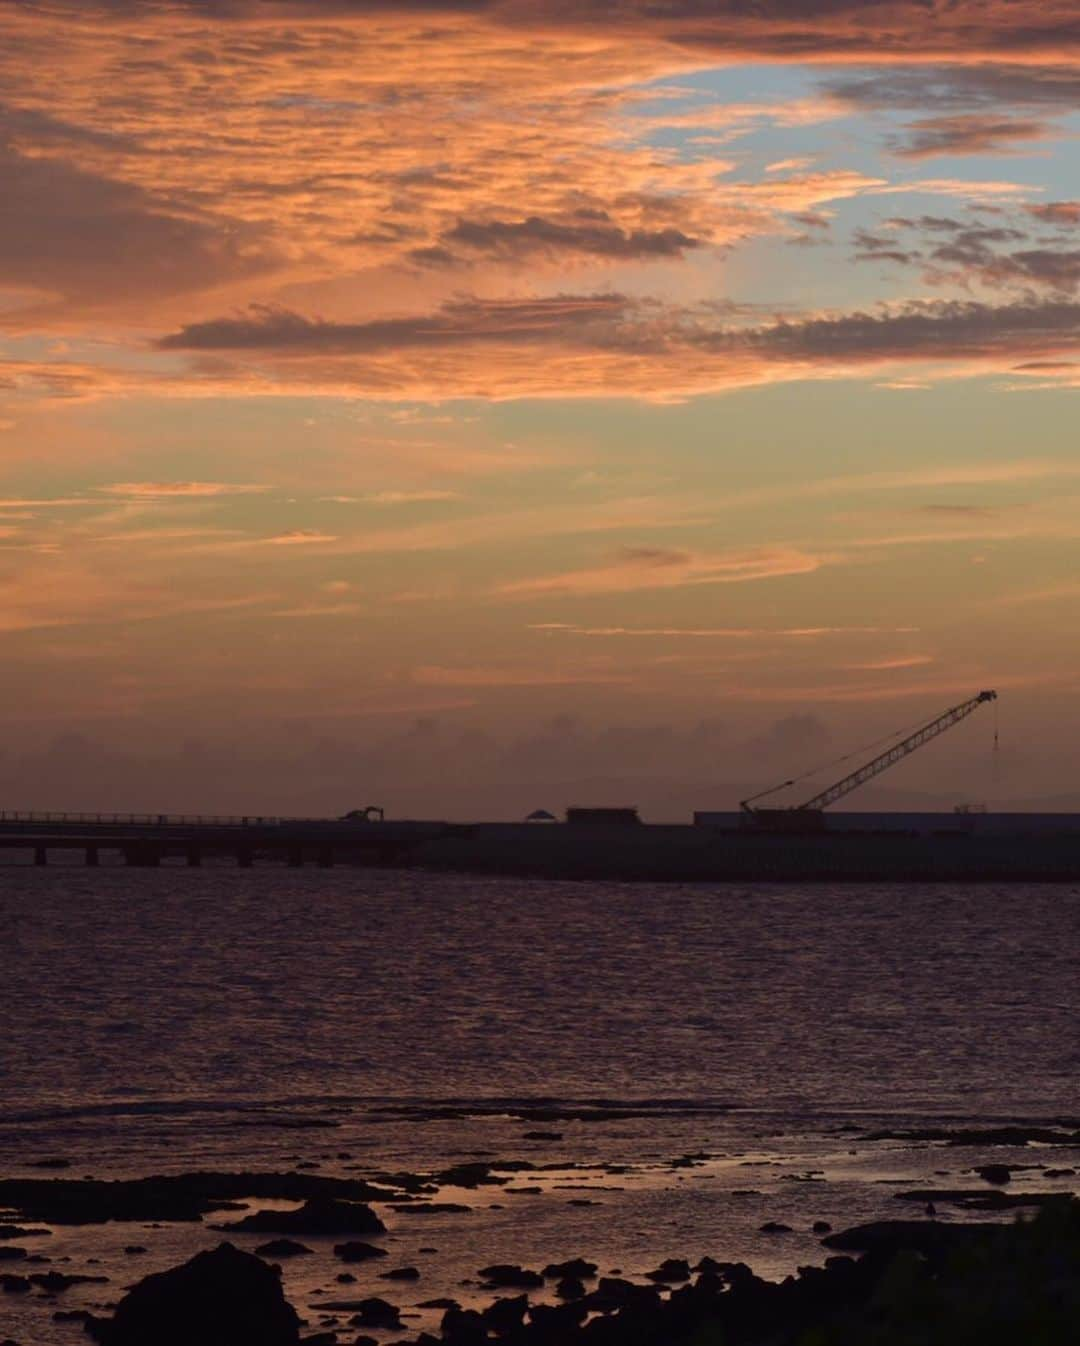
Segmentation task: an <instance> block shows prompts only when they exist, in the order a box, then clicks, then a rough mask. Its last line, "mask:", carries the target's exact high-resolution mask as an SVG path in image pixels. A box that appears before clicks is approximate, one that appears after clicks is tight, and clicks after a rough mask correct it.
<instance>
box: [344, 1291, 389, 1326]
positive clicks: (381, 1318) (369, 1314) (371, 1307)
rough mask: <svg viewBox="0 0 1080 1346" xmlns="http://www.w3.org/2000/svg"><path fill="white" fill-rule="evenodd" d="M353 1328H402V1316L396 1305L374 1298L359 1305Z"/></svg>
mask: <svg viewBox="0 0 1080 1346" xmlns="http://www.w3.org/2000/svg"><path fill="white" fill-rule="evenodd" d="M352 1326H353V1327H400V1326H401V1314H400V1312H399V1310H398V1308H397V1305H396V1304H391V1303H389V1302H388V1301H387V1300H385V1299H379V1298H378V1297H377V1296H373V1297H372V1298H371V1299H364V1300H361V1301H360V1303H359V1304H358V1305H357V1313H356V1316H355V1317H354V1318H353V1320H352Z"/></svg>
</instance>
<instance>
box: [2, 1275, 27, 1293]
mask: <svg viewBox="0 0 1080 1346" xmlns="http://www.w3.org/2000/svg"><path fill="white" fill-rule="evenodd" d="M0 1291H3V1293H4V1294H5V1295H28V1294H29V1293H30V1282H29V1281H28V1280H27V1279H26V1277H25V1276H11V1275H4V1276H0Z"/></svg>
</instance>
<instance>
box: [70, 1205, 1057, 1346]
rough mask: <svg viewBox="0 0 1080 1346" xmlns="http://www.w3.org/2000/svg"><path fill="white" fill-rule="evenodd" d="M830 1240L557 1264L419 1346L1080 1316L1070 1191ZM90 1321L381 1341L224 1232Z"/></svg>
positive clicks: (233, 1339)
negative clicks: (794, 1249) (784, 1272)
mask: <svg viewBox="0 0 1080 1346" xmlns="http://www.w3.org/2000/svg"><path fill="white" fill-rule="evenodd" d="M824 1242H825V1243H826V1244H827V1245H828V1246H831V1247H836V1248H845V1249H852V1250H858V1251H860V1252H861V1254H862V1255H861V1256H860V1257H858V1258H857V1259H856V1258H852V1257H848V1256H835V1257H830V1258H829V1259H828V1260H827V1261H826V1264H825V1266H824V1267H803V1268H801V1269H800V1271H799V1273H798V1274H797V1275H795V1276H789V1277H788V1278H787V1279H785V1280H784V1281H782V1282H779V1283H776V1282H771V1281H766V1280H762V1279H761V1278H760V1277H758V1276H756V1275H755V1274H754V1272H753V1271H752V1270H751V1269H750V1268H749V1267H748V1266H746V1265H745V1264H742V1263H730V1262H717V1261H714V1260H712V1259H703V1260H702V1261H701V1262H700V1263H698V1265H697V1266H696V1267H695V1268H693V1269H691V1268H690V1267H688V1266H685V1265H684V1264H683V1263H682V1262H681V1261H680V1260H679V1259H669V1261H668V1262H666V1263H664V1264H663V1266H661V1267H659V1268H657V1271H656V1273H655V1274H654V1275H653V1276H652V1277H651V1280H652V1282H653V1283H652V1284H649V1285H641V1284H635V1283H633V1282H630V1281H626V1280H622V1279H620V1278H617V1277H603V1278H601V1279H600V1280H599V1281H597V1282H596V1284H595V1286H594V1287H593V1288H592V1289H586V1287H585V1285H584V1281H586V1280H589V1281H592V1280H594V1279H595V1273H596V1267H595V1264H593V1263H590V1262H588V1261H586V1260H584V1259H572V1260H570V1261H567V1262H564V1263H559V1264H552V1265H550V1266H548V1267H546V1268H545V1269H544V1274H549V1275H558V1276H561V1277H562V1279H563V1280H566V1281H573V1282H574V1285H573V1286H572V1287H570V1288H569V1293H568V1295H567V1297H566V1298H565V1299H564V1301H563V1302H561V1303H559V1304H540V1303H532V1302H530V1300H529V1296H528V1294H527V1293H520V1294H517V1295H513V1296H509V1297H502V1298H497V1299H495V1300H494V1301H493V1302H492V1303H491V1304H490V1305H488V1306H487V1307H486V1308H483V1309H467V1308H460V1307H458V1306H456V1305H453V1304H448V1305H447V1307H446V1308H445V1310H444V1312H443V1315H442V1320H441V1324H440V1333H439V1335H438V1336H435V1335H433V1334H431V1333H425V1332H421V1333H420V1334H419V1335H418V1336H416V1337H415V1338H413V1339H412V1341H411V1343H410V1346H682V1344H683V1343H685V1344H686V1346H751V1344H753V1346H758V1344H760V1346H765V1344H766V1343H767V1344H768V1346H809V1344H810V1343H812V1344H813V1346H865V1344H866V1343H867V1342H870V1341H873V1342H874V1343H875V1346H938V1344H939V1343H940V1346H954V1344H955V1343H966V1342H972V1343H975V1342H978V1343H979V1344H980V1346H1060V1343H1063V1342H1065V1341H1067V1340H1070V1339H1071V1338H1070V1335H1069V1334H1070V1333H1071V1332H1075V1329H1076V1324H1077V1323H1078V1322H1080V1200H1077V1199H1076V1198H1069V1197H1061V1198H1058V1199H1056V1200H1054V1201H1050V1202H1047V1203H1045V1204H1044V1205H1043V1206H1042V1207H1041V1208H1040V1209H1039V1211H1038V1213H1037V1214H1036V1215H1035V1217H1034V1218H1033V1219H1031V1220H1026V1221H1020V1220H1018V1221H1016V1222H1014V1223H1012V1224H1010V1225H997V1224H977V1225H958V1224H939V1223H937V1222H935V1221H922V1222H918V1221H881V1222H878V1223H876V1224H871V1225H865V1226H861V1227H858V1228H855V1229H852V1230H845V1231H843V1232H842V1233H840V1234H836V1235H831V1236H829V1237H828V1238H826V1239H825V1240H824ZM544 1274H541V1273H536V1272H529V1271H527V1270H526V1269H523V1268H521V1267H516V1266H512V1265H509V1264H498V1263H496V1264H492V1265H491V1266H489V1267H486V1268H484V1269H483V1270H482V1271H481V1275H485V1276H486V1278H487V1284H488V1285H494V1286H500V1287H507V1288H510V1287H515V1286H521V1287H528V1288H532V1287H533V1286H534V1285H535V1283H536V1282H537V1281H539V1282H540V1283H541V1284H542V1283H543V1279H544ZM692 1274H693V1275H695V1276H696V1278H695V1279H691V1278H690V1277H691V1275H692ZM672 1286H674V1288H670V1287H672ZM325 1307H326V1308H330V1307H331V1306H330V1305H329V1304H327V1305H326V1306H325ZM335 1307H338V1306H337V1305H335ZM340 1307H341V1309H343V1310H348V1311H351V1312H352V1313H353V1317H352V1318H351V1319H350V1323H349V1327H350V1329H358V1328H359V1329H392V1330H397V1329H399V1328H401V1326H402V1324H401V1320H400V1316H399V1315H400V1310H399V1309H398V1307H397V1306H396V1305H394V1304H392V1303H389V1302H388V1301H386V1300H383V1299H378V1298H369V1299H365V1300H360V1301H343V1302H342V1303H341V1305H340ZM83 1321H84V1326H85V1328H86V1330H87V1332H88V1333H89V1334H90V1336H91V1337H93V1339H94V1340H95V1341H96V1342H97V1343H99V1346H146V1343H148V1342H151V1341H152V1342H154V1343H155V1346H190V1343H192V1342H195V1341H198V1342H199V1343H200V1346H237V1343H239V1342H252V1343H255V1342H258V1343H259V1346H333V1344H334V1343H344V1342H345V1341H346V1340H348V1341H349V1342H351V1343H356V1342H370V1341H371V1340H372V1339H371V1338H370V1337H365V1336H364V1335H363V1333H361V1335H360V1336H359V1337H357V1336H350V1337H348V1338H346V1337H345V1336H343V1335H342V1334H341V1333H339V1332H338V1331H337V1330H329V1331H322V1332H318V1333H316V1334H314V1335H309V1336H307V1337H303V1336H302V1335H301V1326H302V1324H301V1320H300V1318H299V1315H298V1314H297V1313H296V1311H295V1309H294V1308H293V1307H292V1306H291V1305H290V1304H289V1303H288V1301H287V1300H286V1298H285V1295H284V1292H283V1290H282V1286H281V1279H280V1269H279V1268H277V1267H275V1266H273V1265H272V1264H268V1263H266V1262H265V1261H263V1260H262V1259H260V1258H259V1257H257V1256H255V1255H253V1254H251V1253H246V1252H241V1251H240V1250H239V1249H237V1248H235V1247H234V1246H233V1245H232V1244H230V1243H222V1244H221V1245H219V1246H218V1247H217V1248H215V1249H213V1250H212V1251H209V1252H203V1253H199V1254H198V1255H197V1256H196V1257H194V1258H192V1259H191V1260H190V1261H188V1262H186V1263H184V1264H183V1265H182V1266H179V1267H175V1268H173V1269H172V1270H169V1271H165V1272H159V1273H157V1274H156V1275H152V1276H148V1277H146V1278H145V1279H144V1280H142V1281H140V1282H139V1283H138V1284H137V1285H136V1286H134V1287H133V1288H132V1289H131V1290H130V1291H129V1292H128V1293H127V1294H126V1295H125V1296H124V1297H123V1299H121V1300H120V1302H119V1304H118V1305H117V1308H116V1312H115V1314H114V1315H113V1317H112V1318H110V1319H104V1318H96V1317H94V1316H92V1315H86V1316H85V1318H84V1320H83Z"/></svg>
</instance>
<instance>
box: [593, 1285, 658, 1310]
mask: <svg viewBox="0 0 1080 1346" xmlns="http://www.w3.org/2000/svg"><path fill="white" fill-rule="evenodd" d="M578 1302H579V1303H580V1304H584V1305H585V1306H586V1308H587V1309H588V1310H589V1311H590V1312H594V1313H614V1312H616V1311H617V1310H621V1309H629V1310H631V1311H642V1312H645V1313H651V1312H652V1311H654V1310H655V1309H656V1308H657V1306H658V1305H659V1304H661V1303H662V1302H663V1301H662V1300H661V1298H660V1291H659V1290H657V1289H656V1287H655V1286H653V1285H635V1284H634V1283H633V1281H626V1280H621V1279H619V1278H618V1277H616V1276H601V1278H600V1282H599V1284H598V1285H597V1287H596V1289H595V1290H593V1291H592V1293H591V1294H588V1295H586V1296H585V1298H584V1299H582V1300H579V1301H578Z"/></svg>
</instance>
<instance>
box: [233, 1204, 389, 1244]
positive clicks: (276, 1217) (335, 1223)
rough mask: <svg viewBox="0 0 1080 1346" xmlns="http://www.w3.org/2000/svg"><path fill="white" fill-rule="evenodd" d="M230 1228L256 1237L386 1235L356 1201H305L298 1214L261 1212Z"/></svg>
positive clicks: (381, 1227)
mask: <svg viewBox="0 0 1080 1346" xmlns="http://www.w3.org/2000/svg"><path fill="white" fill-rule="evenodd" d="M227 1228H228V1229H229V1230H230V1231H233V1232H244V1233H254V1234H308V1235H319V1234H326V1235H334V1234H385V1233H386V1226H385V1225H384V1224H383V1222H382V1221H381V1220H380V1219H379V1217H378V1216H377V1215H376V1214H375V1212H374V1211H373V1210H372V1209H371V1207H370V1206H366V1205H364V1204H363V1203H362V1202H357V1201H338V1200H335V1199H334V1198H333V1197H329V1198H322V1197H320V1198H313V1199H312V1200H309V1201H305V1202H304V1204H303V1205H302V1206H301V1207H300V1209H299V1210H258V1211H255V1212H254V1214H252V1215H246V1216H245V1217H244V1218H243V1219H242V1220H238V1221H237V1222H236V1223H235V1224H231V1225H228V1226H227Z"/></svg>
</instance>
